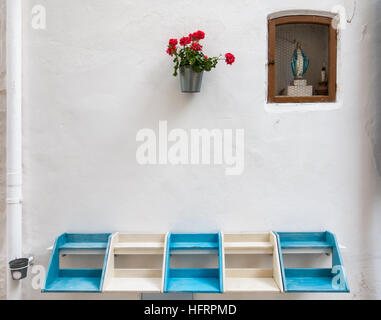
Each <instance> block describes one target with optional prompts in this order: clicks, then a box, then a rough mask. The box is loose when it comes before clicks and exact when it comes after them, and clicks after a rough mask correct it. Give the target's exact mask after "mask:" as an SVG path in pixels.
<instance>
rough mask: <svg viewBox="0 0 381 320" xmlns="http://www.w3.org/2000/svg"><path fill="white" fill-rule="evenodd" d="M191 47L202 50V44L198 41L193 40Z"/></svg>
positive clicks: (194, 49)
mask: <svg viewBox="0 0 381 320" xmlns="http://www.w3.org/2000/svg"><path fill="white" fill-rule="evenodd" d="M190 48H191V50H193V51H201V50H202V45H201V44H199V43H197V42H193V43H192V45H191V47H190Z"/></svg>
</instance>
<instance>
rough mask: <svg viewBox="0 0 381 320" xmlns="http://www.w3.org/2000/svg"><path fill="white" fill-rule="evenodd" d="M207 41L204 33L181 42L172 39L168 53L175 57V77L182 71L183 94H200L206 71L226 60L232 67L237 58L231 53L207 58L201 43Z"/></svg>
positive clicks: (188, 37)
mask: <svg viewBox="0 0 381 320" xmlns="http://www.w3.org/2000/svg"><path fill="white" fill-rule="evenodd" d="M203 39H205V33H204V32H203V31H200V30H199V31H197V32H194V33H191V34H189V36H186V37H182V38H181V39H180V41H178V40H177V39H170V40H169V44H168V48H167V53H168V54H169V55H170V56H171V57H173V58H174V59H173V62H174V64H175V67H174V69H175V70H174V73H173V75H174V76H175V77H176V76H177V75H178V73H179V71H180V84H181V91H182V92H200V89H201V83H202V77H203V73H204V71H208V72H209V71H211V70H212V69H213V68H215V67H216V66H217V64H218V62H219V61H221V60H225V62H226V63H227V64H228V65H232V64H233V63H234V61H235V57H234V55H233V54H231V53H227V54H225V56H222V55H219V56H218V57H208V56H206V55H205V54H204V53H203V51H202V49H203V46H202V45H201V44H200V41H201V40H203Z"/></svg>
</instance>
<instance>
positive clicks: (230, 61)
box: [225, 53, 235, 65]
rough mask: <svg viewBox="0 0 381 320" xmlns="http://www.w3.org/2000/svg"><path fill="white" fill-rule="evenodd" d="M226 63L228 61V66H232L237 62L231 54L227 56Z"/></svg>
mask: <svg viewBox="0 0 381 320" xmlns="http://www.w3.org/2000/svg"><path fill="white" fill-rule="evenodd" d="M225 61H226V63H227V64H230V65H232V64H233V63H234V61H235V57H234V55H233V54H231V53H227V54H225Z"/></svg>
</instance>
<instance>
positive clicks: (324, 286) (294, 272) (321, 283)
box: [276, 232, 349, 292]
mask: <svg viewBox="0 0 381 320" xmlns="http://www.w3.org/2000/svg"><path fill="white" fill-rule="evenodd" d="M276 235H277V240H278V247H279V257H280V264H281V270H282V277H283V285H284V291H285V292H349V287H348V283H347V280H346V276H345V270H344V266H343V261H342V258H341V254H340V249H339V246H338V243H337V240H336V236H335V235H334V234H333V233H331V232H299V233H289V232H277V233H276ZM299 249H300V250H302V252H303V250H305V249H318V250H322V249H323V250H330V251H331V254H332V267H331V268H309V269H306V268H303V269H302V268H285V266H284V262H283V253H282V252H283V250H294V251H293V253H296V252H297V250H299Z"/></svg>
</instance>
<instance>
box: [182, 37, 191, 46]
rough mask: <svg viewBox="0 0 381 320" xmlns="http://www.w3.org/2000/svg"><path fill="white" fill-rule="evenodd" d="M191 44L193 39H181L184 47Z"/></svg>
mask: <svg viewBox="0 0 381 320" xmlns="http://www.w3.org/2000/svg"><path fill="white" fill-rule="evenodd" d="M191 42H192V39H191V37H182V38H181V39H180V45H182V46H183V47H185V46H186V45H187V44H190V43H191Z"/></svg>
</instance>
